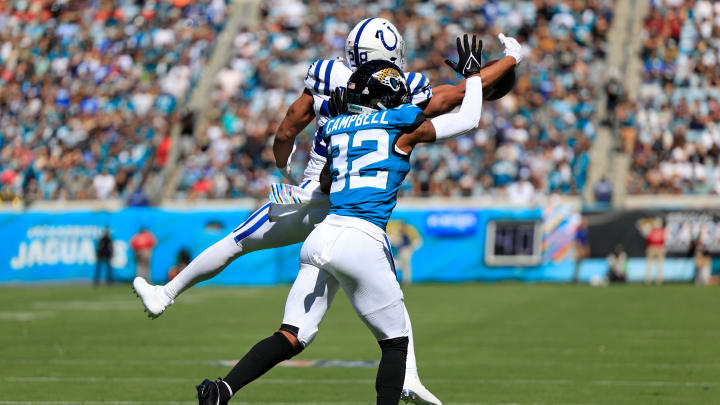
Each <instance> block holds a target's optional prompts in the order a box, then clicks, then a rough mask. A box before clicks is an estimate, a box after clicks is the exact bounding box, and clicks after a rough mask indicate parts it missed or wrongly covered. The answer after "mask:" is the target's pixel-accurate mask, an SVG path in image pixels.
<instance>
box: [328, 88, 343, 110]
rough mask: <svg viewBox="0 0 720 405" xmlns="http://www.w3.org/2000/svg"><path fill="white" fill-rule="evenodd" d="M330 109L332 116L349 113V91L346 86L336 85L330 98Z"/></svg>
mask: <svg viewBox="0 0 720 405" xmlns="http://www.w3.org/2000/svg"><path fill="white" fill-rule="evenodd" d="M328 111H329V112H330V116H331V117H337V116H338V115H342V114H345V113H347V91H345V89H344V88H342V87H336V88H335V90H333V91H332V93H331V94H330V100H328Z"/></svg>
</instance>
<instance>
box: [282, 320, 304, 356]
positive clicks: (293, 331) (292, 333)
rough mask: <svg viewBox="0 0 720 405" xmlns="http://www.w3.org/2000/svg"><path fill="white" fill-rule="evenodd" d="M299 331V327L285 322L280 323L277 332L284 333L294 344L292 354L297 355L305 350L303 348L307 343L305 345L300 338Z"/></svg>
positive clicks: (292, 344) (291, 343)
mask: <svg viewBox="0 0 720 405" xmlns="http://www.w3.org/2000/svg"><path fill="white" fill-rule="evenodd" d="M298 331H299V328H298V327H297V326H292V325H288V324H285V323H284V324H282V325H280V330H279V331H278V332H276V333H279V334H280V335H282V336H283V337H284V338H285V339H287V341H288V342H289V343H290V345H291V346H292V356H296V355H297V354H298V353H300V352H301V351H303V349H305V345H303V344H302V343H301V342H300V340H299V339H298Z"/></svg>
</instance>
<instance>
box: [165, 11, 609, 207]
mask: <svg viewBox="0 0 720 405" xmlns="http://www.w3.org/2000/svg"><path fill="white" fill-rule="evenodd" d="M612 9H613V2H612V0H583V1H580V0H575V1H548V0H534V1H519V2H518V1H507V0H502V1H493V2H477V1H469V0H452V1H432V2H431V1H394V0H384V1H382V0H381V1H378V2H373V3H372V4H371V3H369V2H364V1H359V0H352V1H346V2H342V3H336V2H331V1H325V0H308V1H300V0H271V1H264V2H263V3H262V19H261V21H260V23H259V25H258V26H257V27H254V28H253V29H252V30H244V31H241V32H240V33H239V34H238V35H237V36H236V38H235V39H234V42H233V46H232V55H231V57H230V61H229V62H228V64H227V65H226V66H225V67H224V68H223V69H222V70H221V71H220V73H219V74H218V77H217V85H216V88H215V90H214V92H213V94H212V97H211V102H212V104H213V106H214V108H213V110H212V111H211V114H210V120H209V122H208V124H207V126H206V127H205V128H201V136H200V141H199V142H195V143H192V142H188V143H186V144H185V146H184V147H183V148H182V149H183V150H182V156H183V167H182V169H181V170H182V175H181V176H180V178H181V179H182V180H181V182H180V185H179V187H178V191H177V195H176V196H177V198H224V197H241V196H255V197H265V196H266V195H267V189H268V184H269V183H272V182H277V181H282V180H281V179H280V176H279V173H278V172H277V170H275V165H274V159H273V156H272V153H271V148H270V145H271V142H272V136H271V135H272V134H273V133H274V131H275V130H276V128H277V126H278V124H279V122H280V121H281V120H282V118H283V116H284V113H285V111H286V110H287V107H288V106H289V105H290V104H291V103H292V101H293V100H294V99H295V98H297V97H298V96H299V95H300V93H301V91H302V88H303V79H304V77H305V75H306V73H307V68H308V66H309V65H310V63H311V62H312V61H313V60H314V59H332V58H335V57H339V56H342V55H343V54H344V43H345V38H346V37H347V34H348V33H349V32H350V30H351V29H352V27H353V26H354V25H355V24H356V23H357V22H359V21H360V20H362V19H364V18H366V17H368V16H379V17H384V18H387V19H389V20H390V21H392V22H393V23H394V24H396V26H397V27H398V28H399V29H400V31H401V33H402V34H403V37H404V39H405V41H406V43H407V50H408V55H407V59H408V67H407V69H406V70H407V71H409V72H413V71H419V72H423V73H425V74H426V75H427V76H429V77H430V81H431V83H432V84H433V85H435V86H437V85H441V84H446V83H458V82H459V78H458V77H457V75H455V73H454V72H453V71H452V70H451V69H449V68H447V66H446V65H445V64H444V63H443V61H444V59H445V58H456V57H457V55H456V51H455V37H456V36H458V35H461V34H462V33H466V32H469V33H482V34H483V35H482V39H483V41H484V51H483V54H484V57H485V61H489V60H491V59H496V58H499V57H501V56H502V49H501V48H500V46H499V45H500V44H499V42H498V40H497V34H498V33H499V32H504V33H506V34H508V35H512V36H515V37H517V39H518V40H519V41H520V42H521V43H523V44H524V45H525V47H526V48H527V52H528V54H529V56H528V58H527V61H525V62H523V64H522V65H521V66H520V67H519V69H518V77H519V81H518V83H517V86H516V88H515V90H514V91H513V92H512V93H511V94H510V95H509V96H507V97H505V98H503V99H502V100H501V101H499V102H494V103H485V105H484V110H483V121H482V124H481V127H480V129H479V130H478V131H477V132H476V133H474V134H471V135H467V136H463V137H460V138H457V139H456V140H454V141H450V142H446V143H444V144H441V145H432V146H427V147H426V146H423V147H422V148H418V150H417V151H416V153H414V156H413V158H412V164H413V170H412V171H411V172H410V174H409V175H408V180H407V181H406V182H405V184H404V189H403V190H402V191H401V192H402V195H405V196H425V195H436V196H478V195H488V194H491V195H510V196H511V197H512V198H514V199H515V200H516V201H532V200H533V199H534V198H536V196H537V195H539V194H548V193H563V194H578V193H579V192H580V191H581V190H582V189H583V187H584V186H585V182H586V178H587V171H588V167H589V154H588V150H589V147H590V142H591V141H592V139H593V138H594V136H595V131H596V127H597V125H598V124H597V122H596V114H597V109H598V105H597V104H598V99H599V95H600V93H601V92H602V91H603V89H604V85H605V83H604V80H605V75H604V59H605V48H606V39H607V33H608V29H609V27H610V23H611V21H612ZM386 10H393V12H392V13H390V12H388V11H386ZM314 129H315V124H314V123H313V124H311V125H310V126H309V127H308V129H306V131H305V133H304V134H303V136H301V138H300V139H299V140H298V142H297V146H298V150H297V151H296V153H295V155H294V158H293V161H292V163H291V164H292V166H293V169H294V172H295V173H300V172H301V171H302V168H303V165H304V164H305V161H306V160H307V157H308V149H309V147H310V144H311V142H310V139H311V138H310V134H311V133H312V131H314Z"/></svg>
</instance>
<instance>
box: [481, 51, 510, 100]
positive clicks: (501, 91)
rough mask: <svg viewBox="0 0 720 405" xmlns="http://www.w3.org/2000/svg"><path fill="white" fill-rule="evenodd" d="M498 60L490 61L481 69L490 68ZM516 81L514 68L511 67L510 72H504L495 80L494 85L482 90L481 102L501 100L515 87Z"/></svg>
mask: <svg viewBox="0 0 720 405" xmlns="http://www.w3.org/2000/svg"><path fill="white" fill-rule="evenodd" d="M498 60H499V59H496V60H491V61H490V62H488V63H487V64H485V66H483V67H486V66H490V65H492V64H493V63H495V62H497V61H498ZM516 79H517V78H516V77H515V67H512V68H511V69H510V70H508V71H507V72H505V74H504V75H502V76H501V77H500V78H499V79H497V81H495V83H493V84H491V85H490V86H488V87H485V88H483V100H487V101H494V100H498V99H500V98H503V97H504V96H505V95H506V94H508V93H509V92H510V90H512V89H513V87H515V81H516Z"/></svg>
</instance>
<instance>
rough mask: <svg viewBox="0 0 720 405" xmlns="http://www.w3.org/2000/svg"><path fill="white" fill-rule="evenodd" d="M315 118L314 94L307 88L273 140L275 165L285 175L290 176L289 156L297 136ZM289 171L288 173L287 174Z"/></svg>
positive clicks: (293, 105)
mask: <svg viewBox="0 0 720 405" xmlns="http://www.w3.org/2000/svg"><path fill="white" fill-rule="evenodd" d="M314 118H315V109H314V101H313V96H312V94H310V91H309V90H307V89H305V90H304V91H303V93H302V94H301V95H300V97H298V98H297V100H295V101H294V102H293V103H292V105H290V108H289V109H288V111H287V114H285V118H283V120H282V122H281V123H280V126H279V127H278V130H277V132H276V134H275V141H274V142H273V154H274V155H275V165H276V166H277V167H278V169H280V170H281V171H282V172H283V176H286V177H290V178H288V180H292V178H291V176H290V174H289V172H288V167H287V164H288V158H289V157H290V154H291V153H292V151H293V146H294V145H295V137H296V136H297V135H298V134H299V133H300V131H302V130H303V129H305V127H306V126H307V125H308V124H309V123H310V122H311V121H312V120H313V119H314ZM286 173H287V174H286Z"/></svg>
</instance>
